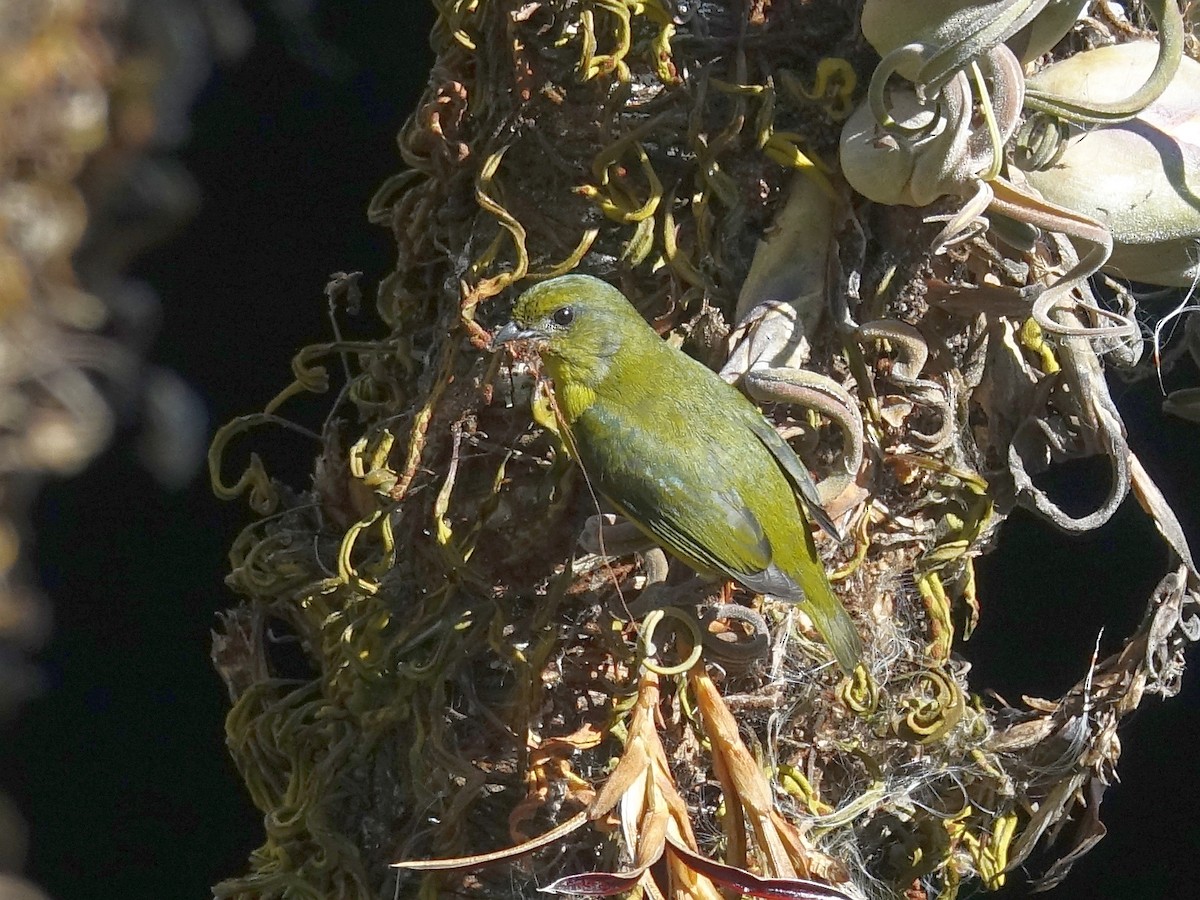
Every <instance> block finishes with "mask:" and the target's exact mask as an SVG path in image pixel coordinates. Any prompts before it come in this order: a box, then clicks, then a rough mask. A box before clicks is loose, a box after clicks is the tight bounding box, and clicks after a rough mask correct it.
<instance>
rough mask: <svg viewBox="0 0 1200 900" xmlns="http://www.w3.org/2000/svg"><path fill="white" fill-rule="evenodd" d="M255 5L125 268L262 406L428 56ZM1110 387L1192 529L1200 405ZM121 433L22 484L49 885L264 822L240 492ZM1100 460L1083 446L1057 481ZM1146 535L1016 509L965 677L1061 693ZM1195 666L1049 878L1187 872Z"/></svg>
mask: <svg viewBox="0 0 1200 900" xmlns="http://www.w3.org/2000/svg"><path fill="white" fill-rule="evenodd" d="M251 7H252V11H253V12H254V13H255V18H256V25H257V29H258V39H257V41H256V43H255V44H254V47H253V49H252V50H251V52H250V54H249V55H248V57H247V58H246V59H244V60H243V62H242V63H241V64H240V65H238V66H236V67H231V68H229V69H227V70H225V71H222V72H219V73H218V74H216V75H215V76H214V77H213V80H212V81H211V83H210V84H209V85H208V87H207V89H206V90H205V91H204V93H203V94H202V96H201V97H200V99H199V102H198V104H197V106H196V108H195V112H194V116H193V138H192V140H191V142H190V143H189V144H188V145H187V146H186V147H185V148H184V149H183V150H182V152H181V156H182V158H183V160H184V162H185V163H186V165H187V167H188V168H189V169H190V171H191V172H192V174H193V175H194V177H195V178H196V179H197V181H198V182H199V183H200V185H201V187H202V191H203V196H204V203H203V207H202V209H201V211H200V213H199V215H198V216H197V217H196V218H195V219H194V220H193V221H192V222H191V223H190V224H189V225H188V226H186V228H185V229H184V230H183V231H182V232H180V233H179V234H178V235H177V236H175V237H174V238H173V239H172V240H171V241H170V242H169V243H168V244H166V245H164V246H161V247H160V248H159V249H157V250H155V251H153V252H152V253H150V254H148V255H147V256H145V257H144V258H143V259H142V260H141V261H140V262H139V264H138V265H137V269H136V274H137V275H138V276H139V277H141V278H144V279H146V280H147V281H149V282H150V283H151V284H152V285H153V286H154V288H155V290H156V291H157V292H158V294H159V295H160V296H161V298H162V301H163V316H164V320H163V325H162V329H161V334H160V338H159V340H158V343H157V345H156V349H155V350H154V352H153V354H152V356H153V358H154V359H155V360H156V361H157V362H159V363H161V364H163V365H165V366H168V367H170V368H172V369H174V370H176V371H177V372H179V373H181V374H182V375H183V376H184V377H186V378H187V379H188V381H189V382H190V383H191V384H192V385H193V386H194V387H195V388H196V390H197V391H199V393H200V394H201V395H202V396H203V397H204V398H205V401H206V402H207V404H208V409H209V413H210V416H211V421H212V422H213V423H215V424H219V423H223V422H225V421H227V420H229V419H230V418H232V417H233V416H235V415H239V414H243V413H246V412H251V411H253V410H256V409H259V408H261V406H262V405H263V403H265V402H266V401H267V400H268V399H269V398H270V397H271V396H273V395H274V393H275V392H276V391H277V390H278V389H279V388H280V387H282V386H283V385H284V384H286V383H287V381H288V380H289V377H290V376H289V369H288V363H289V359H290V356H291V354H292V352H294V351H295V350H296V349H297V348H299V347H301V346H303V345H304V344H306V343H310V342H313V341H317V340H322V339H325V338H326V337H327V336H328V333H329V324H328V318H327V313H326V303H325V300H324V297H323V294H322V289H323V287H324V285H325V282H326V280H327V278H328V276H329V275H330V273H332V272H336V271H339V270H345V271H350V270H361V271H363V272H364V273H365V274H364V279H363V286H364V288H365V289H366V297H367V298H368V301H370V299H371V298H373V290H374V286H375V284H376V283H377V282H378V280H379V279H380V278H381V277H383V276H384V275H385V274H386V273H387V272H388V271H389V270H390V268H391V265H392V263H393V261H394V252H393V250H392V247H391V239H390V235H389V234H388V233H387V232H386V231H384V230H383V229H379V228H376V227H374V226H371V225H370V224H368V223H367V221H366V218H365V209H366V205H367V201H368V200H369V199H370V197H371V194H372V193H373V191H374V189H375V188H376V186H377V185H378V184H379V183H380V182H382V181H383V179H384V178H386V177H387V176H388V175H389V174H391V173H393V172H395V171H397V170H398V169H399V168H400V160H399V154H398V151H397V150H396V144H395V134H396V132H397V131H398V129H399V128H400V126H401V124H402V122H403V120H404V118H405V116H406V115H407V114H408V113H409V111H411V110H412V109H413V108H414V106H415V104H416V101H417V99H418V97H419V95H420V91H421V88H422V87H423V85H424V82H425V77H426V73H427V72H428V70H429V66H430V64H431V62H432V57H431V54H430V52H429V49H428V43H427V37H426V36H427V34H428V32H429V28H430V26H431V24H432V13H431V12H430V10H429V9H427V8H426V5H425V4H423V3H418V2H415V0H414V2H390V3H361V4H360V3H345V4H335V3H332V2H327V3H325V4H323V5H322V6H320V7H319V10H320V11H319V14H318V18H317V20H316V24H317V33H318V36H319V37H320V38H321V39H322V40H323V41H325V42H326V44H325V49H324V50H315V49H314V46H313V45H311V44H307V45H306V43H305V42H304V41H303V40H299V39H298V38H297V35H296V33H295V31H294V30H293V29H291V28H290V27H288V26H285V25H283V24H281V23H280V21H279V20H278V19H277V18H275V17H273V16H272V15H269V14H268V15H264V14H262V11H263V10H264V9H268V8H269V7H268V4H266V3H258V4H251ZM331 48H332V49H334V50H336V51H337V53H336V54H334V55H332V56H331V55H329V53H328V52H327V51H329V50H330V49H331ZM337 54H340V55H337ZM367 305H368V307H369V302H368V304H367ZM1193 374H1194V373H1193ZM1117 393H1118V397H1119V402H1120V403H1121V405H1122V408H1123V412H1124V413H1125V415H1126V417H1127V422H1128V424H1129V427H1130V431H1131V433H1132V434H1133V435H1134V449H1135V451H1137V452H1138V453H1139V455H1140V456H1141V458H1142V460H1143V462H1144V463H1145V464H1146V466H1147V468H1148V469H1149V470H1150V472H1151V474H1152V475H1154V476H1155V477H1156V478H1157V479H1158V480H1159V483H1160V486H1161V487H1162V488H1163V490H1164V493H1165V494H1166V495H1167V497H1168V498H1172V499H1174V498H1180V497H1182V496H1184V495H1185V494H1188V495H1189V496H1190V497H1191V498H1193V500H1192V502H1190V503H1188V504H1181V505H1185V506H1186V508H1184V509H1181V510H1180V511H1181V513H1182V514H1184V515H1185V517H1187V521H1185V526H1186V527H1187V528H1188V529H1189V533H1190V534H1192V535H1196V534H1198V533H1200V529H1198V528H1197V525H1198V524H1200V515H1198V513H1197V505H1196V503H1195V502H1194V498H1195V491H1194V488H1193V487H1192V485H1193V484H1194V483H1195V480H1196V478H1197V477H1198V476H1200V471H1198V468H1200V464H1198V462H1197V457H1198V456H1200V454H1197V453H1196V445H1197V436H1198V435H1200V426H1195V425H1189V424H1187V423H1183V422H1179V421H1177V420H1170V419H1166V418H1164V417H1163V416H1162V415H1161V414H1160V413H1159V412H1158V401H1157V398H1156V397H1155V394H1154V390H1153V388H1152V387H1151V386H1144V387H1139V388H1137V389H1136V390H1128V389H1125V388H1118V390H1117ZM131 445H132V439H131V436H130V435H125V436H124V437H123V438H122V440H121V441H120V442H119V443H118V444H117V446H115V447H114V449H113V450H112V451H110V452H109V453H107V454H106V455H105V456H104V457H103V458H102V459H101V460H99V462H98V463H97V464H96V465H94V466H93V467H91V468H90V469H89V470H88V471H87V472H86V473H85V474H84V475H82V476H80V477H78V478H75V479H72V480H69V481H65V482H60V483H57V484H55V485H53V486H51V487H50V489H49V490H47V491H46V492H45V494H44V495H43V497H42V499H41V500H40V502H39V504H38V507H37V511H36V517H37V522H36V525H37V531H38V535H39V537H38V544H37V548H36V554H37V560H38V565H39V569H40V576H41V578H42V580H43V584H44V586H45V590H46V591H47V593H48V594H49V595H50V596H51V597H52V598H53V602H54V608H55V616H56V630H55V636H54V639H53V641H52V643H51V644H50V645H49V647H47V648H46V650H45V651H44V652H43V653H42V654H41V656H40V660H41V663H42V665H43V668H44V672H45V675H46V679H47V690H46V691H45V693H44V695H43V696H42V697H41V699H39V700H37V701H36V702H34V703H32V704H31V705H30V706H29V707H28V709H27V710H26V712H25V714H24V716H23V718H22V719H21V720H20V721H19V722H17V723H16V724H15V726H14V725H10V726H8V728H7V729H6V730H5V731H4V733H3V740H2V742H0V787H2V788H3V790H4V791H5V792H7V793H8V794H9V795H10V796H11V797H12V798H13V799H14V800H15V801H16V802H17V804H18V806H19V807H20V809H21V810H22V811H23V812H24V814H25V816H26V818H27V819H28V821H29V822H30V827H31V841H32V850H31V874H32V876H33V877H34V878H35V879H36V880H37V881H38V882H39V883H40V884H42V885H43V886H44V887H45V888H46V889H47V890H48V891H49V892H50V893H51V894H52V896H54V897H56V898H59V900H72V898H83V897H89V898H90V897H124V898H131V897H133V898H140V897H179V898H188V897H202V896H207V895H208V892H209V887H210V886H211V885H212V884H213V883H215V882H216V881H218V880H220V879H221V878H223V877H227V876H230V875H233V874H237V873H239V872H241V871H243V869H244V866H245V859H246V856H247V854H249V852H250V851H251V850H252V849H254V848H255V847H256V846H257V845H258V844H259V843H260V838H261V829H260V822H259V816H258V814H257V813H256V812H255V811H254V810H253V809H252V808H251V806H250V804H249V801H248V800H247V798H246V795H245V793H244V791H243V790H242V788H241V785H240V783H239V782H238V780H237V777H236V773H235V772H234V770H233V766H232V764H231V763H230V762H229V759H228V757H227V755H226V753H225V750H224V746H223V741H224V736H223V730H222V729H223V721H222V720H223V716H224V713H225V711H226V709H227V699H226V696H225V691H224V687H223V686H222V684H221V683H220V681H219V679H218V678H217V676H216V675H215V674H214V672H213V671H212V668H211V665H210V663H209V660H208V646H209V630H210V628H211V627H212V626H213V623H214V613H215V612H216V611H217V610H220V609H222V608H224V607H226V606H229V605H231V604H232V603H233V601H234V598H233V596H232V595H231V593H230V592H229V591H228V590H227V589H226V588H225V587H224V585H223V583H222V578H223V576H224V575H225V573H226V561H225V554H226V551H227V549H228V547H229V545H230V543H231V542H232V540H233V538H234V536H235V535H236V533H237V531H238V530H239V528H240V527H241V526H242V525H244V524H245V523H246V522H248V521H249V513H248V512H247V511H246V508H245V506H244V505H243V504H241V503H234V504H222V503H219V502H218V501H216V500H215V499H213V497H212V495H211V493H210V491H209V488H208V485H207V480H206V479H204V478H203V477H200V478H198V479H197V480H196V481H195V482H194V483H193V484H192V485H191V486H190V487H189V488H188V489H186V490H184V491H182V492H179V493H176V494H164V493H163V492H162V491H160V490H159V489H157V488H156V487H155V486H154V484H153V482H152V481H150V479H148V478H147V476H146V475H145V473H144V471H143V470H142V469H141V468H140V467H139V465H138V464H137V462H136V461H135V459H134V456H133V452H132V449H131ZM311 456H312V452H311V448H306V447H304V446H302V445H300V446H296V447H295V448H294V452H290V451H288V450H287V449H286V447H284V448H282V449H279V450H277V452H276V456H275V457H272V458H270V459H268V460H267V462H268V468H269V469H270V470H271V471H272V472H275V473H279V474H283V475H284V476H285V477H286V478H287V479H288V480H289V481H291V482H292V483H294V484H303V483H305V482H304V479H305V477H306V473H307V471H308V466H309V461H310V459H311ZM1096 477H1099V478H1100V479H1101V483H1103V478H1104V477H1105V476H1104V473H1103V471H1102V470H1101V471H1099V472H1097V471H1096V470H1095V469H1094V468H1089V467H1088V466H1087V465H1086V464H1084V465H1081V466H1080V467H1077V468H1072V469H1070V470H1068V471H1066V472H1065V473H1063V475H1062V476H1061V477H1060V478H1059V485H1058V487H1059V489H1060V490H1064V491H1071V490H1074V489H1075V487H1076V486H1077V485H1078V484H1081V483H1083V482H1084V480H1085V479H1087V478H1090V479H1092V480H1094V479H1095V478H1096ZM1164 562H1165V551H1164V550H1163V549H1162V544H1161V542H1160V541H1159V540H1158V539H1157V536H1156V535H1155V533H1154V531H1153V528H1152V526H1151V525H1150V524H1149V523H1148V522H1147V521H1146V519H1145V518H1144V517H1143V516H1142V515H1141V513H1140V511H1139V510H1138V509H1137V507H1136V505H1135V504H1134V503H1133V502H1132V501H1129V502H1127V503H1126V505H1125V507H1124V509H1123V510H1122V512H1121V514H1119V515H1118V517H1117V518H1116V520H1114V522H1113V523H1112V524H1111V525H1110V526H1109V527H1107V528H1106V529H1104V530H1103V531H1102V532H1101V533H1100V534H1099V535H1094V536H1089V537H1088V538H1086V539H1082V540H1080V539H1075V540H1071V539H1068V538H1065V537H1063V536H1060V535H1058V534H1056V533H1055V532H1053V531H1052V530H1051V529H1049V528H1048V527H1046V526H1044V525H1042V524H1040V523H1039V522H1037V521H1035V520H1034V519H1033V518H1032V517H1028V516H1025V515H1023V514H1017V515H1015V516H1014V517H1013V518H1012V520H1010V523H1009V524H1008V525H1006V526H1005V528H1004V530H1003V532H1002V537H1001V541H1000V545H999V548H998V549H997V551H996V552H995V553H993V554H991V555H990V556H988V557H986V558H985V559H984V560H982V561H981V563H980V572H981V578H982V584H981V587H980V597H981V599H982V603H983V607H984V612H983V620H982V624H981V626H980V628H979V630H978V632H977V634H976V636H975V637H974V638H973V640H972V641H971V642H970V644H969V645H968V647H967V650H968V652H969V655H970V656H971V657H972V659H973V660H974V662H975V669H974V672H973V678H974V680H973V683H974V684H976V685H983V686H990V687H993V688H994V689H995V690H997V691H998V692H999V693H1001V694H1002V695H1004V696H1005V697H1006V698H1007V699H1008V700H1009V701H1011V702H1013V703H1014V704H1015V703H1019V701H1020V695H1021V694H1022V693H1026V694H1033V695H1037V696H1042V697H1055V696H1058V695H1059V694H1060V693H1061V692H1062V691H1063V690H1065V689H1066V688H1067V687H1068V686H1069V685H1070V684H1072V683H1073V682H1074V680H1075V679H1076V678H1077V677H1078V676H1079V674H1080V673H1081V672H1082V671H1084V669H1085V667H1086V664H1087V661H1088V660H1089V658H1090V656H1091V651H1092V646H1093V643H1094V641H1095V638H1096V633H1097V631H1098V630H1099V628H1100V627H1101V626H1104V625H1107V626H1108V631H1107V632H1106V638H1105V640H1104V647H1105V649H1112V648H1114V647H1115V646H1117V645H1118V644H1119V641H1120V639H1121V638H1122V637H1123V636H1124V635H1126V634H1128V633H1129V632H1130V631H1131V630H1132V628H1133V627H1134V625H1135V623H1136V622H1137V620H1138V618H1139V617H1140V615H1141V613H1142V610H1143V606H1144V602H1145V599H1146V597H1147V596H1148V594H1149V591H1150V588H1151V586H1152V585H1153V584H1154V582H1155V581H1156V579H1157V577H1158V575H1159V574H1160V573H1161V572H1162V571H1163V569H1164ZM1002 576H1003V577H1002ZM1195 682H1196V676H1195V673H1189V676H1188V678H1187V681H1186V684H1185V690H1184V693H1183V695H1182V696H1181V697H1180V698H1178V699H1176V700H1175V701H1173V702H1171V703H1170V704H1167V705H1163V704H1161V703H1160V701H1159V700H1157V699H1155V698H1147V699H1146V700H1145V701H1144V703H1143V709H1142V710H1141V711H1140V712H1139V713H1138V714H1137V715H1136V716H1135V717H1134V721H1132V722H1130V723H1128V724H1127V725H1126V726H1125V727H1124V729H1123V730H1122V732H1121V735H1122V738H1123V742H1124V744H1125V747H1126V749H1125V752H1124V755H1123V757H1122V760H1121V769H1120V772H1121V778H1122V783H1121V784H1118V785H1115V786H1113V787H1112V788H1111V789H1110V790H1109V791H1108V794H1107V795H1106V798H1105V803H1104V807H1103V820H1104V821H1105V822H1106V823H1107V824H1108V826H1109V829H1110V833H1109V835H1108V837H1107V838H1105V840H1104V841H1102V842H1101V843H1100V845H1099V846H1098V847H1096V848H1095V849H1094V850H1093V851H1092V853H1091V854H1090V855H1088V856H1087V857H1085V858H1084V859H1083V861H1082V862H1080V863H1079V864H1078V865H1077V866H1076V869H1075V871H1074V872H1073V873H1072V875H1071V876H1070V878H1069V879H1068V881H1067V882H1066V884H1065V885H1063V886H1062V887H1060V888H1058V889H1057V890H1055V891H1054V892H1053V893H1052V894H1049V895H1048V897H1050V898H1054V900H1067V898H1085V897H1087V898H1114V900H1115V898H1126V897H1129V898H1133V897H1138V898H1176V897H1178V898H1184V897H1189V898H1190V897H1195V896H1198V895H1200V889H1197V887H1196V886H1195V884H1194V881H1195V879H1196V878H1197V873H1196V870H1195V864H1194V863H1195V860H1196V859H1197V858H1200V827H1198V826H1197V824H1196V821H1195V808H1196V804H1197V800H1198V799H1200V786H1197V784H1196V783H1195V781H1194V780H1193V779H1194V778H1195V776H1196V772H1197V767H1196V765H1195V762H1194V760H1195V754H1196V752H1197V748H1198V747H1200V692H1198V690H1197V688H1196V683H1195ZM1025 894H1026V891H1025V890H1024V889H1023V888H1020V887H1017V888H1013V889H1008V890H1006V891H1005V892H1004V894H1003V895H1002V896H1005V897H1010V898H1011V897H1017V896H1024V895H1025Z"/></svg>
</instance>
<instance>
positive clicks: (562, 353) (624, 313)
mask: <svg viewBox="0 0 1200 900" xmlns="http://www.w3.org/2000/svg"><path fill="white" fill-rule="evenodd" d="M647 333H648V336H649V337H651V338H653V339H654V340H656V341H657V340H658V337H657V335H655V334H654V331H653V330H652V329H651V328H650V327H649V326H648V325H647V324H646V322H645V320H644V319H643V318H642V317H641V315H640V314H639V313H638V311H637V310H636V309H634V307H633V305H632V304H631V303H630V302H629V301H628V300H626V299H625V296H624V295H623V294H622V293H621V292H620V291H618V290H617V289H616V288H615V287H613V286H612V285H609V284H605V283H604V282H603V281H601V280H600V279H598V278H592V277H591V276H590V275H562V276H560V277H558V278H551V279H550V280H549V281H543V282H542V283H541V284H538V285H535V286H534V287H531V288H530V289H529V290H527V291H526V292H525V293H524V294H522V295H521V296H520V297H519V298H517V302H516V304H515V305H514V306H513V311H512V321H511V322H509V323H508V324H507V325H505V326H504V327H503V328H501V329H500V330H499V331H498V332H496V335H495V337H493V338H492V349H493V350H494V349H497V348H499V347H502V346H505V345H509V344H513V345H524V346H526V347H529V348H530V349H533V350H536V351H537V352H538V354H539V355H541V356H542V357H543V358H548V360H549V361H550V362H552V363H555V362H557V363H559V364H561V365H565V366H568V367H570V368H572V369H576V370H593V369H596V368H597V367H600V368H603V367H604V366H605V365H606V362H607V360H609V359H610V358H611V357H612V356H614V355H615V354H616V353H617V351H618V350H620V349H621V348H622V347H624V346H626V345H627V344H628V343H629V342H630V341H637V340H639V339H644V338H645V337H646V336H647Z"/></svg>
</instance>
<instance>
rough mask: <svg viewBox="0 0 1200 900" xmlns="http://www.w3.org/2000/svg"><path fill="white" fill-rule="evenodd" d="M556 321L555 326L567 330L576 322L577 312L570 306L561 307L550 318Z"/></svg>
mask: <svg viewBox="0 0 1200 900" xmlns="http://www.w3.org/2000/svg"><path fill="white" fill-rule="evenodd" d="M550 318H551V319H553V320H554V324H555V325H558V326H560V327H562V328H566V327H567V326H568V325H570V324H571V322H573V321H574V320H575V310H573V309H571V307H569V306H560V307H559V308H558V309H556V310H555V311H554V313H553V314H552V315H551V316H550Z"/></svg>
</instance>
